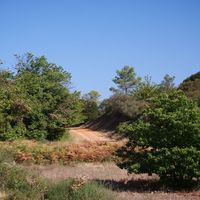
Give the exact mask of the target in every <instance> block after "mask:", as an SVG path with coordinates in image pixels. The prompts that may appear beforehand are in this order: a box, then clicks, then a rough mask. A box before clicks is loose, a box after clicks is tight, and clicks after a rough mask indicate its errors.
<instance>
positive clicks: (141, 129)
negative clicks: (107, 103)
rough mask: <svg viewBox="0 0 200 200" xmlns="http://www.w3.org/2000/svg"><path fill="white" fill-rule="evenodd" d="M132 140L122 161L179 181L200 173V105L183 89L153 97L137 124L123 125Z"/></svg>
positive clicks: (135, 169)
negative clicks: (184, 92) (183, 92)
mask: <svg viewBox="0 0 200 200" xmlns="http://www.w3.org/2000/svg"><path fill="white" fill-rule="evenodd" d="M119 130H120V132H122V133H123V134H125V135H126V136H127V137H128V139H129V141H128V143H127V144H126V146H125V147H123V148H122V149H121V150H120V151H119V152H118V156H119V157H121V162H119V163H118V165H119V166H120V167H121V168H125V169H127V170H128V171H129V172H130V173H132V172H134V173H149V174H152V173H156V174H158V175H159V176H160V178H161V179H164V180H165V179H173V180H175V181H180V180H186V181H188V180H191V179H192V178H194V177H195V178H199V177H200V165H199V163H200V109H199V108H198V107H197V106H196V105H195V104H194V103H193V102H192V101H191V100H189V99H188V98H187V97H186V96H184V95H183V94H182V93H181V92H180V91H173V92H171V93H170V94H167V93H161V94H160V95H158V96H157V97H154V98H153V99H152V100H151V104H150V105H149V106H148V107H147V108H146V109H145V111H144V113H143V115H142V117H141V118H140V119H139V120H138V121H137V122H136V123H134V124H127V123H125V124H123V125H121V126H120V128H119Z"/></svg>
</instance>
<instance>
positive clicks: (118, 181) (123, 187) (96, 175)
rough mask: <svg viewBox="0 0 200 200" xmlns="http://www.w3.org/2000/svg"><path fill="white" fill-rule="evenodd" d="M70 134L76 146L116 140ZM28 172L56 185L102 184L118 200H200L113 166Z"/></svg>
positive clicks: (92, 133)
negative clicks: (68, 181)
mask: <svg viewBox="0 0 200 200" xmlns="http://www.w3.org/2000/svg"><path fill="white" fill-rule="evenodd" d="M70 133H71V135H72V136H73V142H75V143H77V144H78V143H84V141H89V142H94V144H98V141H106V142H112V141H113V140H114V139H113V138H111V137H110V134H109V133H106V132H100V131H91V130H89V129H85V128H72V129H71V130H70ZM115 142H116V141H115ZM28 168H29V169H30V170H32V171H35V172H37V173H38V174H39V175H40V176H42V177H45V178H47V179H50V180H52V181H54V182H56V181H61V180H65V179H68V178H75V179H86V180H88V181H89V180H93V181H96V182H98V183H102V184H104V185H105V186H108V187H109V188H111V189H112V190H113V193H114V195H115V196H116V199H117V200H200V191H193V192H186V191H173V190H166V188H162V187H160V186H159V185H157V182H158V179H159V178H158V177H157V176H156V175H153V176H148V175H147V174H139V175H136V174H128V173H127V171H126V170H123V169H120V168H118V167H117V166H116V164H115V163H113V162H105V163H95V162H92V163H83V162H81V163H74V164H71V165H59V164H54V165H46V166H41V165H32V166H29V167H28Z"/></svg>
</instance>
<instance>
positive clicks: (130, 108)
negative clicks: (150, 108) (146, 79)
mask: <svg viewBox="0 0 200 200" xmlns="http://www.w3.org/2000/svg"><path fill="white" fill-rule="evenodd" d="M101 107H103V109H104V110H105V112H106V113H111V114H121V115H123V116H126V117H127V118H129V119H134V118H136V117H137V116H138V115H139V114H140V113H141V112H142V110H143V107H144V102H143V101H138V100H137V99H136V98H135V97H134V96H131V95H128V94H122V93H116V94H114V95H113V96H111V97H110V98H109V99H107V100H106V101H104V102H103V103H102V105H101Z"/></svg>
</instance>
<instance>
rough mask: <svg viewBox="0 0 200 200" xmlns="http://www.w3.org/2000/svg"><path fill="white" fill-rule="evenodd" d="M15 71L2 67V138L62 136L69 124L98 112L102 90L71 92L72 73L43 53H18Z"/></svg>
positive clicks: (0, 105)
mask: <svg viewBox="0 0 200 200" xmlns="http://www.w3.org/2000/svg"><path fill="white" fill-rule="evenodd" d="M16 59H17V62H16V65H15V68H16V71H15V72H11V71H9V70H1V71H0V140H14V139H17V138H28V139H37V140H38V139H39V140H43V139H48V140H55V139H60V138H62V137H63V136H65V134H66V127H69V126H73V125H77V124H81V123H84V122H86V121H88V120H92V119H93V118H96V117H97V116H96V115H98V108H97V103H96V102H97V98H98V97H99V94H98V93H97V92H95V91H91V92H90V93H89V94H87V95H85V97H83V98H82V97H81V94H80V92H70V90H69V88H70V83H71V74H70V73H69V72H66V71H64V70H63V68H62V67H61V66H58V65H56V64H53V63H49V62H48V61H47V59H46V58H45V57H44V56H41V57H35V56H33V55H32V54H30V53H28V54H26V55H25V56H16Z"/></svg>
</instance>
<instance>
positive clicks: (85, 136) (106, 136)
mask: <svg viewBox="0 0 200 200" xmlns="http://www.w3.org/2000/svg"><path fill="white" fill-rule="evenodd" d="M70 135H71V136H72V138H73V141H74V142H83V141H84V140H86V141H89V142H97V141H113V139H111V137H110V133H109V132H100V131H92V130H90V129H87V128H71V129H70Z"/></svg>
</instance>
